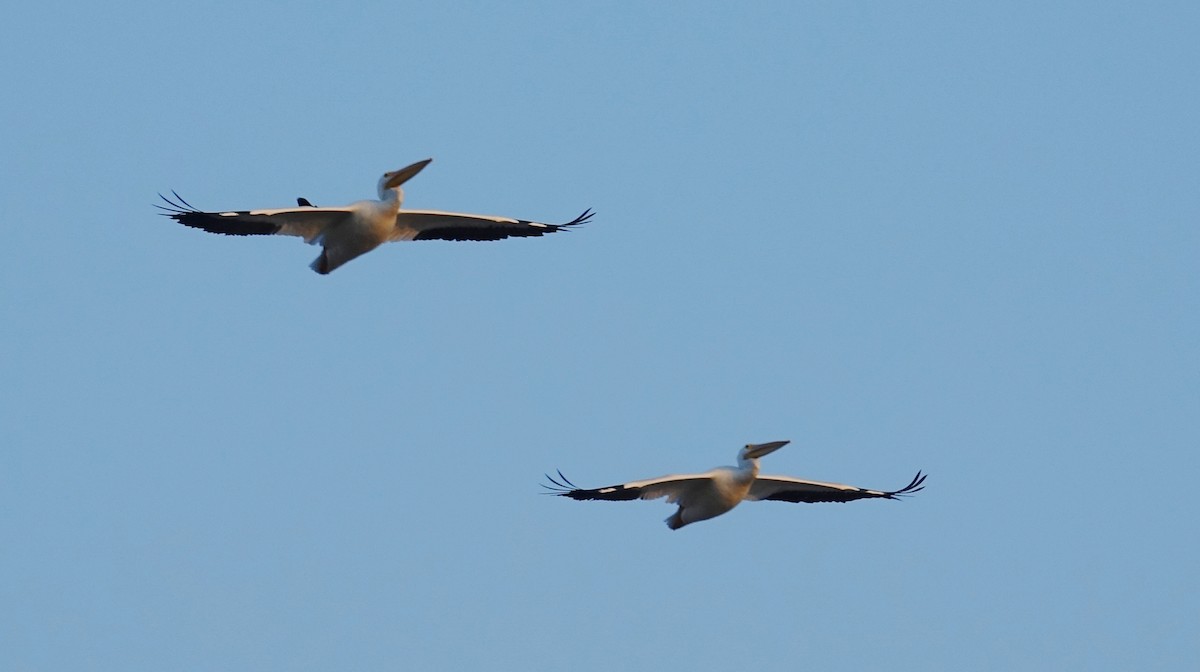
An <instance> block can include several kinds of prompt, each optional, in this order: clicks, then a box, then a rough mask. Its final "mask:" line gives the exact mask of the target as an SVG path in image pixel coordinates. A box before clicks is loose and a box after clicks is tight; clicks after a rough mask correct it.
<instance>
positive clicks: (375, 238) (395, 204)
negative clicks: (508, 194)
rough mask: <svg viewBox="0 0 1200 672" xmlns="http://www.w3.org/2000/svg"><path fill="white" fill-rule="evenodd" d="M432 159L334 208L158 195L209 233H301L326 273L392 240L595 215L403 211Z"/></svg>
mask: <svg viewBox="0 0 1200 672" xmlns="http://www.w3.org/2000/svg"><path fill="white" fill-rule="evenodd" d="M432 160H433V159H425V160H424V161H418V162H416V163H414V164H412V165H410V166H407V167H405V168H401V169H400V170H396V171H392V172H390V173H384V174H383V177H381V178H379V188H378V191H379V200H375V201H371V200H367V201H356V202H354V203H351V204H350V205H345V206H341V207H333V208H322V207H314V206H313V205H312V204H310V203H309V202H308V201H307V200H305V199H303V198H300V199H297V201H298V203H299V205H298V206H297V207H295V208H278V209H273V210H236V211H226V212H202V211H200V210H197V209H196V208H194V207H192V206H191V205H190V204H189V203H188V202H187V201H185V200H183V198H181V197H180V196H179V194H176V193H175V192H171V194H172V195H173V196H174V199H170V198H167V197H165V196H162V194H159V196H160V197H161V198H162V199H163V201H165V202H166V205H165V206H163V205H158V206H156V207H158V208H160V209H162V210H165V211H166V212H164V214H165V215H166V216H168V217H170V218H171V219H174V220H175V221H177V222H179V223H180V224H184V225H186V226H190V227H193V228H197V229H202V230H204V231H209V232H211V233H222V234H226V235H234V236H255V235H263V236H265V235H284V236H299V237H301V238H303V239H304V242H306V243H309V244H312V245H320V246H321V247H322V251H321V256H319V257H317V258H316V260H314V261H313V263H312V269H313V270H314V271H316V272H318V273H321V274H325V273H329V272H330V271H332V270H334V269H335V268H337V267H339V266H341V265H342V264H345V263H346V262H348V261H350V260H351V259H354V258H355V257H358V256H360V255H363V254H366V253H367V252H370V251H371V250H373V249H375V248H376V247H379V246H380V245H382V244H384V243H386V242H389V241H402V240H435V239H438V240H500V239H502V238H509V237H529V236H542V235H545V234H547V233H554V232H555V231H561V230H563V229H567V228H569V227H572V226H577V225H579V224H583V223H584V222H586V221H588V220H589V219H591V217H592V212H591V210H585V211H584V213H583V214H582V215H580V216H578V217H576V218H575V219H573V220H571V221H569V222H566V223H565V224H544V223H541V222H534V221H530V220H526V219H513V218H511V217H497V216H493V215H470V214H464V213H458V212H441V211H438V210H403V209H401V207H400V206H401V205H402V204H403V202H404V190H403V189H401V188H400V185H402V184H404V182H406V181H408V180H409V179H410V178H412V177H413V176H414V175H416V174H417V173H419V172H421V169H422V168H424V167H425V166H427V165H429V162H430V161H432Z"/></svg>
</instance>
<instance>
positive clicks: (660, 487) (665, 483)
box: [542, 441, 925, 530]
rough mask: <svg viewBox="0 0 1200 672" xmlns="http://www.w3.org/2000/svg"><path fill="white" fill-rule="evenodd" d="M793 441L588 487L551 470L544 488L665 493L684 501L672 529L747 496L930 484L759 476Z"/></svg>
mask: <svg viewBox="0 0 1200 672" xmlns="http://www.w3.org/2000/svg"><path fill="white" fill-rule="evenodd" d="M788 443H791V442H790V441H772V442H770V443H757V444H755V443H751V444H748V445H746V446H745V447H744V448H742V449H741V450H739V451H738V466H736V467H717V468H716V469H713V470H711V471H707V472H705V473H703V474H682V475H673V476H663V477H661V478H651V479H649V480H645V481H632V482H630V483H621V484H619V485H610V486H608V487H606V488H596V489H594V490H585V489H583V488H580V487H577V486H576V485H575V484H574V483H572V482H571V481H569V480H567V477H566V476H563V474H562V472H561V471H560V472H558V478H554V477H553V476H550V475H549V474H547V475H546V478H547V479H548V480H549V481H550V485H546V484H544V483H543V484H542V487H544V488H546V489H547V490H549V491H550V492H548V493H546V494H554V495H558V496H559V497H570V498H571V499H579V500H582V499H607V500H610V501H626V500H630V499H658V498H660V497H666V498H667V503H668V504H678V505H679V509H678V510H676V511H675V513H673V514H671V516H670V517H669V518H667V520H666V523H667V527H669V528H671V529H672V530H678V529H679V528H681V527H683V526H684V525H688V524H690V523H695V522H697V521H701V520H708V519H709V518H715V517H717V516H719V515H721V514H722V513H725V512H727V511H729V510H730V509H732V508H733V507H735V506H737V505H738V504H740V503H741V502H742V501H743V500H747V499H748V500H750V501H759V500H763V499H771V500H777V501H781V502H849V501H851V500H855V499H868V498H872V497H882V498H884V499H899V498H900V497H902V496H904V495H911V494H912V493H914V492H917V491H919V490H921V489H923V488H924V487H925V486H924V485H923V483H925V475H924V474H922V473H921V472H919V471H918V472H917V475H916V476H915V477H913V480H912V482H911V483H909V484H908V485H906V486H904V487H903V488H900V489H899V490H894V491H892V492H883V491H880V490H866V489H864V488H857V487H855V486H853V485H842V484H840V483H821V482H820V481H806V480H803V479H799V478H792V477H790V476H759V475H758V458H760V457H762V456H764V455H768V454H770V453H773V452H775V451H776V450H779V449H780V448H782V447H784V446H786V445H787V444H788Z"/></svg>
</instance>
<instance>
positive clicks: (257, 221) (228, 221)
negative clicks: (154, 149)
mask: <svg viewBox="0 0 1200 672" xmlns="http://www.w3.org/2000/svg"><path fill="white" fill-rule="evenodd" d="M171 195H173V196H174V197H175V198H174V200H172V199H170V198H167V197H166V196H163V195H162V194H159V198H162V200H163V201H164V202H165V203H166V205H165V206H164V205H157V204H156V205H155V207H157V208H159V209H160V210H163V211H164V212H163V213H162V214H163V215H165V216H167V217H170V218H171V219H173V220H175V221H177V222H179V223H180V224H183V225H184V226H190V227H192V228H194V229H202V230H204V231H208V232H209V233H222V234H225V235H229V236H269V235H274V234H278V235H284V236H300V237H301V238H303V239H304V241H305V242H307V243H314V242H317V241H318V240H319V239H320V238H321V234H322V233H323V232H324V231H325V230H326V229H327V228H329V227H330V226H334V225H337V224H339V223H341V222H344V221H347V220H349V219H350V218H351V217H352V216H353V213H354V211H353V209H351V208H349V207H342V208H315V207H312V206H303V205H301V207H296V208H279V209H278V210H239V211H227V212H202V211H200V210H197V209H196V208H194V207H192V205H191V204H189V203H188V202H187V201H185V200H183V198H181V197H180V196H179V194H176V193H175V192H173V191H172V192H171Z"/></svg>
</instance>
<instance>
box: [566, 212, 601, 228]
mask: <svg viewBox="0 0 1200 672" xmlns="http://www.w3.org/2000/svg"><path fill="white" fill-rule="evenodd" d="M595 215H596V213H595V212H592V209H591V208H588V209H587V210H584V211H583V213H582V214H580V215H579V216H578V217H576V218H575V219H572V220H571V221H569V222H567V223H566V224H558V225H556V226H557V227H558V228H560V229H565V228H568V227H572V226H579V225H580V224H587V223H588V222H590V221H592V217H594V216H595Z"/></svg>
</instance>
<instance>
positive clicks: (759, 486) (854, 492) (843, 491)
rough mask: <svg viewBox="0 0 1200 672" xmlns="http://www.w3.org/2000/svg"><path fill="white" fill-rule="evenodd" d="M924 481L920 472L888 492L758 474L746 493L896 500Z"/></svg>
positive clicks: (752, 496)
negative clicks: (909, 481) (905, 483)
mask: <svg viewBox="0 0 1200 672" xmlns="http://www.w3.org/2000/svg"><path fill="white" fill-rule="evenodd" d="M924 483H925V475H924V474H922V473H921V472H919V471H918V472H917V475H916V476H914V477H913V480H912V482H911V483H909V484H908V485H906V486H904V487H903V488H900V489H899V490H893V491H891V492H883V491H881V490H867V489H865V488H858V487H855V486H853V485H842V484H841V483H822V482H820V481H805V480H802V479H799V478H791V477H788V476H759V477H758V478H757V479H755V481H754V484H753V485H751V486H750V493H749V494H747V495H746V499H749V500H754V501H758V500H773V501H779V502H850V501H853V500H856V499H869V498H873V497H882V498H884V499H898V498H900V497H902V496H904V495H911V494H913V493H914V492H918V491H920V490H921V489H923V488H924V487H925V486H924Z"/></svg>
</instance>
